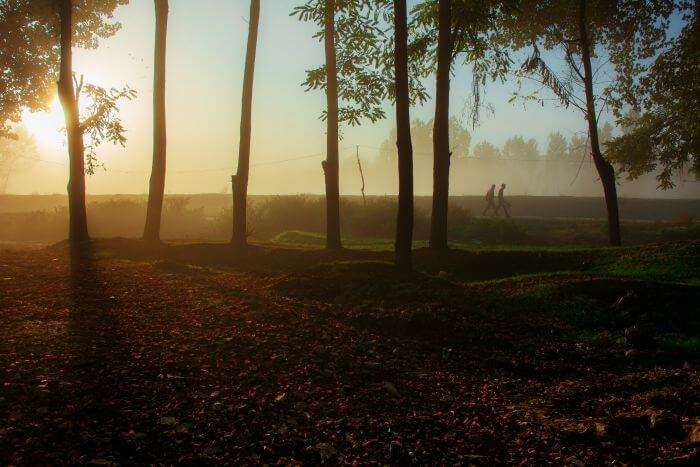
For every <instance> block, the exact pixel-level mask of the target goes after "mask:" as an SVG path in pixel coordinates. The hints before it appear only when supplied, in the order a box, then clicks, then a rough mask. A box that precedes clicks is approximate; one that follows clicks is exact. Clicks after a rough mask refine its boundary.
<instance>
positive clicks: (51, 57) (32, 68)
mask: <svg viewBox="0 0 700 467" xmlns="http://www.w3.org/2000/svg"><path fill="white" fill-rule="evenodd" d="M40 6H41V7H40ZM50 6H51V5H49V4H43V5H37V4H36V3H32V2H31V1H30V0H6V1H3V2H0V31H2V40H3V46H2V47H0V69H2V70H3V74H2V86H0V136H7V135H11V134H12V133H13V131H12V127H11V124H12V123H17V122H19V121H20V120H21V118H22V111H23V110H24V109H28V110H31V111H38V110H45V109H46V108H47V107H48V104H49V103H50V102H51V99H52V97H53V93H54V92H55V88H54V86H55V76H54V73H53V71H54V69H55V64H56V63H57V62H58V48H57V47H56V37H55V25H54V23H55V21H54V18H53V11H52V9H51V8H49V7H50Z"/></svg>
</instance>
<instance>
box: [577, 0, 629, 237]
mask: <svg viewBox="0 0 700 467" xmlns="http://www.w3.org/2000/svg"><path fill="white" fill-rule="evenodd" d="M579 34H580V38H579V39H580V45H581V60H582V61H583V72H584V75H583V78H584V79H583V81H584V86H585V91H586V120H587V121H588V135H589V137H590V140H591V153H592V155H593V162H594V163H595V167H596V170H597V171H598V175H599V176H600V182H601V183H602V184H603V191H604V193H605V205H606V208H607V211H608V233H609V237H610V244H611V245H615V246H617V245H620V244H621V238H620V216H619V211H618V205H617V187H616V185H615V169H614V168H613V166H612V164H611V163H610V162H608V161H607V160H606V159H605V157H603V154H602V152H601V150H600V140H599V138H598V117H597V114H596V108H595V96H594V94H593V71H592V67H591V44H590V39H589V35H588V21H587V13H586V0H580V5H579Z"/></svg>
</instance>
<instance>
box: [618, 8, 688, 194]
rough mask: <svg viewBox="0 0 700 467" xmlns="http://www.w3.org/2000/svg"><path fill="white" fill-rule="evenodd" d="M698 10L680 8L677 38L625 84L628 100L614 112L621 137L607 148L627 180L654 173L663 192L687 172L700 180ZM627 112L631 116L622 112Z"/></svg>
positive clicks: (621, 103)
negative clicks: (645, 71) (643, 72)
mask: <svg viewBox="0 0 700 467" xmlns="http://www.w3.org/2000/svg"><path fill="white" fill-rule="evenodd" d="M690 3H693V2H690ZM699 10H700V2H697V1H696V2H694V7H693V8H691V7H690V5H687V6H686V7H685V8H682V7H681V15H682V17H683V22H684V25H683V28H682V30H681V32H680V34H679V35H678V36H677V37H675V38H673V39H672V40H670V41H669V44H668V46H667V47H666V49H665V50H664V51H663V52H662V53H660V54H659V55H658V57H656V59H655V60H654V64H653V65H652V66H651V67H650V69H649V73H648V74H647V75H646V76H644V77H642V78H641V79H640V80H638V81H637V82H634V81H628V82H625V83H623V86H622V87H623V89H624V90H625V93H624V95H625V96H627V97H628V99H624V100H623V99H621V100H619V101H616V102H615V103H614V104H616V105H614V106H613V107H614V108H615V110H616V112H617V114H618V117H619V118H618V120H619V123H620V124H621V126H622V127H623V128H624V129H625V131H624V133H623V134H622V135H621V136H619V137H617V138H615V139H613V140H612V141H610V142H608V143H607V144H606V149H607V154H608V157H609V158H610V160H612V161H614V162H615V163H617V164H618V165H619V166H620V168H621V170H623V171H624V172H626V173H627V175H628V177H629V178H630V179H636V178H638V177H640V176H641V175H644V174H645V173H649V172H652V171H657V170H658V174H657V176H656V179H657V181H658V182H659V188H661V189H664V190H668V189H671V188H673V187H674V186H675V183H674V182H673V176H674V174H677V173H680V172H682V171H683V170H684V168H685V167H689V168H690V171H691V172H694V173H695V175H696V176H697V177H700V124H699V123H698V114H697V112H698V108H700V80H698V78H697V77H698V76H700V24H699V21H698V11H699ZM625 104H627V105H625ZM626 108H630V110H629V111H627V112H624V109H626ZM623 112H624V113H623Z"/></svg>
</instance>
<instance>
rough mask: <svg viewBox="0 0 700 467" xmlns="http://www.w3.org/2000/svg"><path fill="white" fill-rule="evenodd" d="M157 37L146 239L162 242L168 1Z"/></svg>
mask: <svg viewBox="0 0 700 467" xmlns="http://www.w3.org/2000/svg"><path fill="white" fill-rule="evenodd" d="M154 1H155V12H156V36H155V48H154V60H153V63H154V73H153V163H152V167H151V180H150V183H149V187H148V208H147V210H146V225H145V227H144V231H143V239H144V240H146V241H149V242H158V241H160V224H161V217H162V213H163V196H164V192H165V166H166V148H167V146H166V145H167V141H166V138H167V132H166V125H165V51H166V39H167V35H168V0H154Z"/></svg>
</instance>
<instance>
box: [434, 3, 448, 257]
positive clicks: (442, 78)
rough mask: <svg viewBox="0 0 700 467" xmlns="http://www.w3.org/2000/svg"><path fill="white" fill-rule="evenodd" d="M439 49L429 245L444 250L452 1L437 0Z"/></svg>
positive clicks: (445, 235)
mask: <svg viewBox="0 0 700 467" xmlns="http://www.w3.org/2000/svg"><path fill="white" fill-rule="evenodd" d="M438 18H439V19H438V50H437V77H436V84H435V126H434V127H433V161H434V162H433V164H434V165H433V209H432V211H431V215H430V240H429V244H430V247H431V248H435V249H438V250H445V249H447V205H448V202H449V196H450V157H451V155H452V153H451V152H450V124H449V121H450V69H451V65H452V38H451V32H452V3H451V1H450V0H439V1H438Z"/></svg>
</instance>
